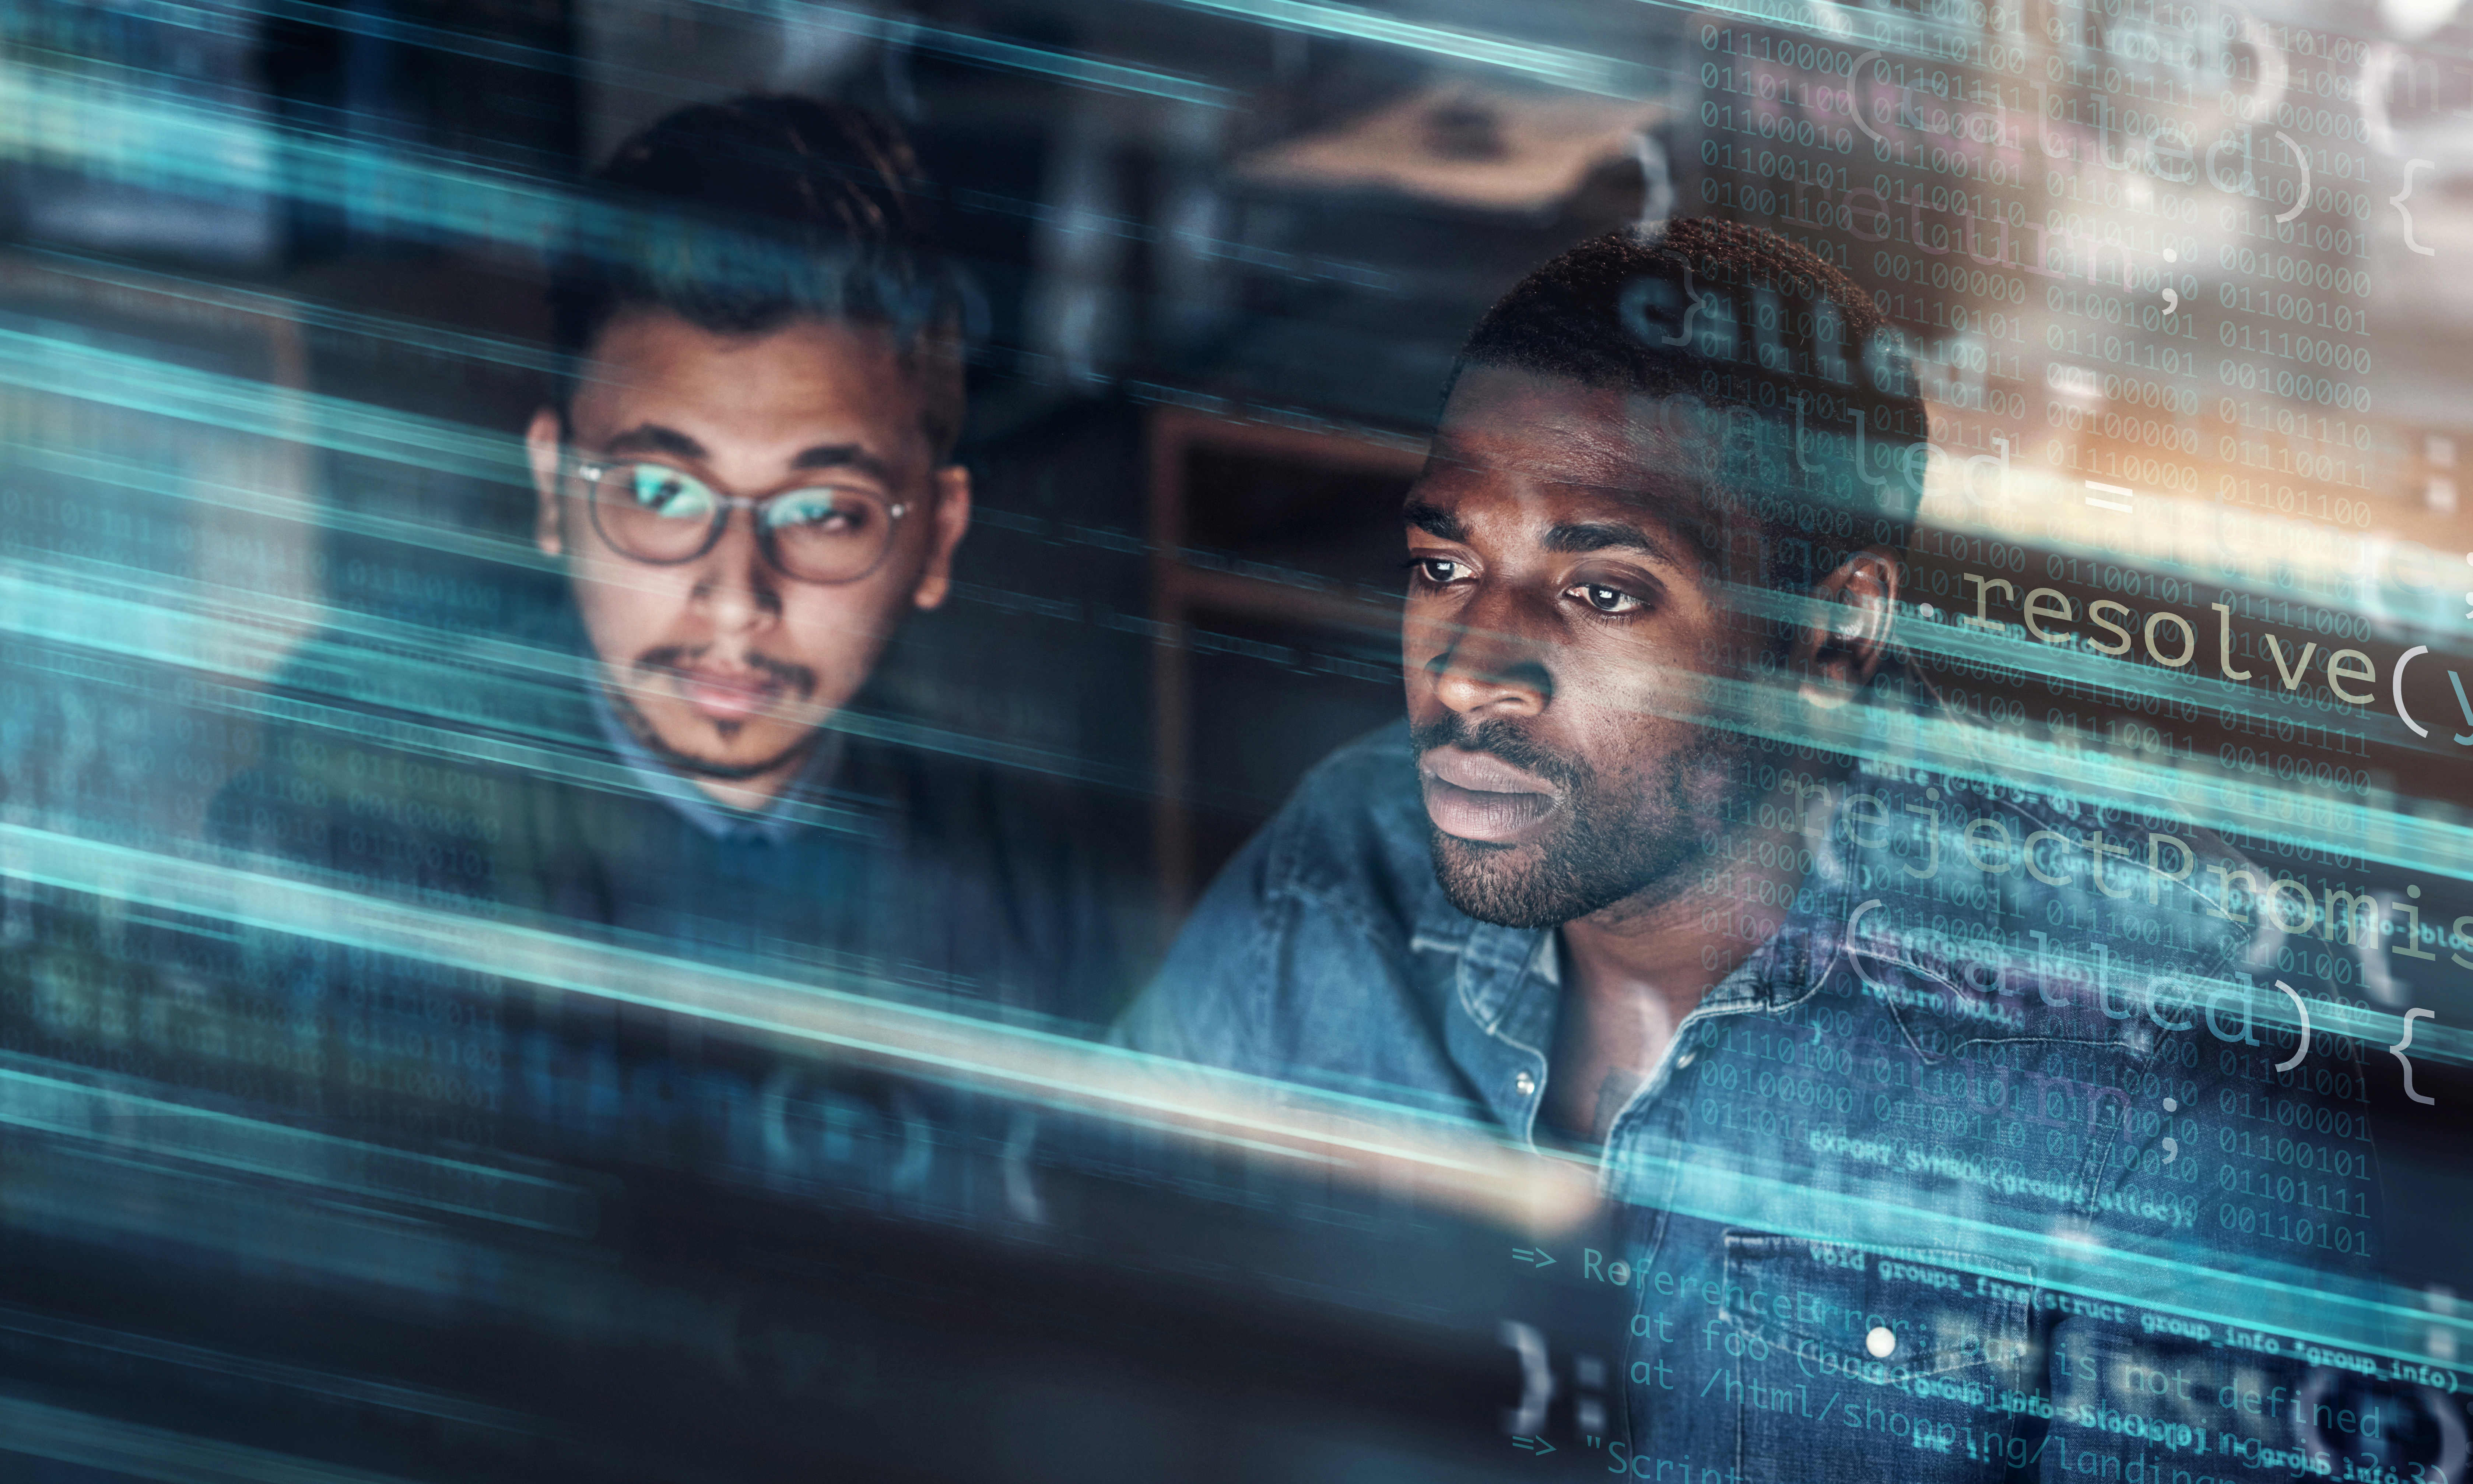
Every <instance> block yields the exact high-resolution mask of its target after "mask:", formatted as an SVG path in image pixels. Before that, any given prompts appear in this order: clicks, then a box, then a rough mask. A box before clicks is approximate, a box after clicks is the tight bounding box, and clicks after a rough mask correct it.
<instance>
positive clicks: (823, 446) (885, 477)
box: [790, 443, 893, 484]
mask: <svg viewBox="0 0 2473 1484" xmlns="http://www.w3.org/2000/svg"><path fill="white" fill-rule="evenodd" d="M790 467H792V468H795V469H819V468H851V469H856V470H858V471H859V472H860V473H862V474H865V475H867V476H869V477H870V478H873V479H877V480H881V481H883V482H884V483H886V484H891V483H892V482H893V471H892V470H891V469H889V468H887V467H885V464H884V461H883V460H882V459H879V458H877V457H876V455H874V454H872V453H870V452H868V451H867V450H866V449H864V448H861V447H860V446H859V445H858V444H856V443H818V444H817V445H816V446H814V447H813V448H808V449H805V450H804V451H802V452H801V453H800V455H799V456H798V457H797V458H795V459H792V460H791V461H790Z"/></svg>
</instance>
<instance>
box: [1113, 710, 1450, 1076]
mask: <svg viewBox="0 0 2473 1484" xmlns="http://www.w3.org/2000/svg"><path fill="white" fill-rule="evenodd" d="M1427 842H1428V826H1427V823H1426V814H1425V808H1424V805H1423V803H1422V802H1421V800H1420V798H1419V795H1418V790H1417V777H1416V765H1415V759H1414V756H1413V754H1411V752H1410V750H1409V747H1408V739H1407V730H1406V728H1405V725H1402V726H1395V727H1389V728H1385V729H1383V730H1381V731H1378V732H1375V733H1373V734H1371V735H1368V736H1366V737H1363V738H1360V739H1359V740H1357V741H1356V742H1353V743H1350V744H1349V745H1348V746H1346V747H1343V748H1341V749H1340V750H1339V751H1338V752H1336V753H1334V754H1332V755H1331V756H1330V757H1328V758H1326V759H1325V760H1324V761H1323V762H1321V763H1320V764H1318V765H1316V767H1315V768H1314V769H1313V771H1312V772H1310V773H1309V774H1308V775H1307V776H1306V778H1304V780H1303V781H1302V782H1300V783H1299V784H1298V786H1297V789H1296V791H1295V793H1293V794H1292V795H1291V796H1290V797H1289V799H1288V801H1287V802H1286V804H1285V806H1284V807H1283V808H1282V809H1281V810H1280V812H1279V814H1278V815H1277V816H1275V817H1274V818H1273V819H1272V820H1271V822H1270V823H1269V824H1267V825H1265V826H1263V827H1262V829H1261V831H1260V832H1259V833H1257V834H1256V835H1255V837H1254V838H1253V840H1251V841H1250V842H1248V843H1247V845H1246V846H1245V848H1244V849H1243V850H1240V851H1239V852H1238V853H1237V855H1236V858H1235V859H1234V860H1232V861H1230V862H1229V864H1228V865H1227V867H1226V868H1225V869H1224V870H1222V871H1221V872H1220V874H1219V876H1218V878H1217V879H1216V880H1214V881H1213V882H1212V885H1211V888H1210V890H1209V891H1208V892H1206V893H1205V894H1204V896H1203V898H1202V900H1201V902H1200V903H1199V904H1198V905H1197V906H1196V907H1195V909H1194V912H1193V915H1192V917H1191V918H1190V919H1189V920H1188V922H1187V923H1186V926H1185V929H1184V931H1183V932H1182V933H1180V934H1179V935H1178V938H1177V942H1176V945H1175V947H1174V948H1173V949H1172V950H1171V951H1170V953H1169V955H1168V959H1167V963H1166V965H1165V966H1164V968H1163V969H1161V971H1160V974H1159V976H1158V978H1157V979H1156V980H1154V981H1153V983H1152V985H1151V987H1150V989H1149V990H1148V991H1147V992H1146V993H1144V994H1143V996H1142V998H1141V1000H1140V1003H1139V1004H1137V1006H1136V1007H1135V1009H1134V1012H1133V1013H1132V1015H1130V1016H1129V1017H1127V1019H1126V1021H1125V1023H1124V1024H1123V1026H1122V1027H1120V1030H1119V1039H1120V1040H1123V1041H1126V1042H1127V1043H1129V1044H1132V1045H1134V1046H1136V1047H1138V1048H1140V1049H1142V1050H1147V1051H1154V1052H1158V1053H1160V1054H1163V1055H1167V1056H1174V1057H1179V1058H1182V1059H1184V1060H1188V1061H1194V1062H1202V1063H1207V1064H1210V1065H1218V1066H1226V1067H1231V1068H1234V1069H1236V1070H1240V1071H1248V1072H1254V1073H1258V1074H1261V1075H1266V1076H1275V1077H1283V1078H1290V1079H1297V1080H1304V1081H1310V1082H1315V1083H1320V1084H1325V1085H1330V1086H1334V1087H1341V1088H1346V1089H1351V1090H1366V1089H1376V1088H1379V1089H1381V1091H1382V1093H1383V1095H1386V1096H1395V1097H1396V1096H1399V1095H1402V1093H1403V1092H1417V1093H1424V1094H1432V1093H1436V1092H1442V1091H1446V1090H1449V1089H1452V1088H1453V1079H1452V1076H1451V1073H1450V1071H1449V1065H1448V1059H1447V1058H1446V1057H1445V1056H1444V1055H1443V1054H1442V1052H1441V1050H1440V1034H1439V1031H1438V1029H1437V1021H1438V1017H1439V1013H1440V996H1441V995H1443V994H1444V993H1447V981H1448V975H1447V974H1443V973H1441V972H1440V971H1439V969H1437V970H1436V971H1435V972H1426V971H1423V970H1424V969H1425V968H1426V966H1425V964H1424V958H1421V950H1420V948H1419V943H1420V937H1419V930H1420V927H1421V926H1422V925H1425V924H1428V923H1429V922H1431V921H1432V920H1433V919H1434V918H1435V917H1436V916H1437V915H1440V914H1451V915H1452V916H1453V917H1456V914H1453V913H1452V909H1451V907H1450V905H1449V903H1448V901H1446V900H1444V899H1443V898H1442V894H1441V889H1440V888H1439V887H1438V886H1437V885H1436V884H1435V882H1434V876H1433V867H1432V864H1431V859H1430V855H1429V847H1428V843H1427ZM1460 921H1461V922H1465V920H1464V919H1462V920H1460ZM1425 957H1432V958H1437V959H1439V957H1440V956H1439V955H1431V954H1428V955H1425Z"/></svg>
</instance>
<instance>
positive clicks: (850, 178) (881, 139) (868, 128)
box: [550, 96, 969, 459]
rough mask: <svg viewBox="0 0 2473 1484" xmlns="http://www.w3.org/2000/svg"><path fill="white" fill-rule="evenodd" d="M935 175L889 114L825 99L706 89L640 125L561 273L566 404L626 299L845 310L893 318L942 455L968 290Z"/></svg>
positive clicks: (555, 328)
mask: <svg viewBox="0 0 2473 1484" xmlns="http://www.w3.org/2000/svg"><path fill="white" fill-rule="evenodd" d="M924 185H925V181H924V180H923V179H922V177H921V174H920V171H919V166H918V161H917V159H916V158H915V157H914V156H913V155H912V154H911V149H910V143H909V141H908V140H907V139H905V138H903V137H902V134H901V132H900V130H899V129H897V128H896V127H895V126H894V125H893V124H892V123H891V122H890V121H888V120H886V119H883V118H880V117H878V116H877V115H876V114H873V113H870V112H868V111H866V110H865V109H862V108H851V107H849V106H847V105H843V104H837V103H827V102H824V101H822V100H819V99H814V98H801V97H792V96H775V97H745V98H738V99H734V100H732V101H731V102H728V103H713V104H696V105H693V106H690V107H688V108H681V109H679V110H678V111H677V112H674V113H672V114H670V115H669V116H668V117H666V118H663V119H661V120H660V122H659V123H656V124H654V125H652V126H651V127H649V128H647V129H645V130H644V131H643V132H640V133H637V134H636V135H635V136H634V137H633V138H631V139H629V140H627V142H626V143H624V144H621V145H620V146H619V147H618V149H617V152H616V153H615V154H613V155H612V156H611V157H610V162H609V163H608V164H606V165H604V166H602V167H601V169H600V170H598V171H596V172H595V173H594V174H593V175H592V176H591V177H590V178H589V179H588V180H587V181H586V182H585V186H584V190H583V192H582V193H581V200H580V201H579V203H578V209H577V213H576V223H575V228H574V230H573V232H572V234H571V236H570V238H569V240H568V242H567V243H566V245H565V247H564V251H562V252H561V253H560V255H559V258H558V261H557V263H556V264H555V266H554V267H553V269H552V272H551V280H550V320H551V327H552V334H553V336H554V338H555V342H556V348H557V349H558V351H559V353H560V356H561V359H562V361H563V362H564V366H565V374H564V376H563V378H562V381H561V385H560V387H559V409H560V412H561V414H562V415H564V412H565V410H566V406H567V403H568V401H569V399H570V398H571V397H572V396H573V395H574V390H575V380H576V376H577V373H578V371H579V370H580V368H581V366H582V365H583V363H584V361H585V359H586V358H587V357H588V356H589V355H590V354H591V351H592V347H593V345H594V343H595V342H596V341H597V340H598V339H599V338H600V336H601V333H602V331H604V330H605V329H607V328H608V327H609V325H610V323H611V321H612V320H613V319H615V318H617V317H618V316H619V315H620V314H621V313H623V312H625V311H628V310H634V309H659V310H663V311H666V312H668V313H671V314H675V315H678V316H679V317H680V318H682V319H684V320H685V321H687V322H688V323H691V324H694V325H696V326H698V327H699V328H702V329H706V330H710V331H713V332H715V333H719V334H761V333H763V332H765V331H768V330H772V329H776V328H778V327H780V326H781V325H783V324H785V323H789V322H791V321H793V320H797V319H807V318H813V319H822V320H832V321H844V322H849V323H860V324H871V325H878V326H881V327H883V328H884V329H886V330H888V331H890V332H891V333H892V335H893V337H894V340H895V343H896V345H897V347H899V349H900V354H901V356H902V360H903V363H904V365H905V367H906V368H907V369H908V370H909V371H910V373H911V374H912V375H913V376H915V377H916V378H917V379H918V382H919V387H920V392H921V395H922V400H923V404H924V405H923V413H922V416H923V420H924V424H925V427H926V432H927V439H928V443H929V444H930V445H931V447H932V448H933V449H934V452H935V454H936V457H937V458H939V459H942V458H944V457H945V456H946V455H947V454H948V453H949V452H950V451H951V450H952V446H953V443H954V441H955V440H956V439H957V438H959V437H960V435H961V424H962V414H963V362H964V344H963V341H964V322H965V319H966V311H967V305H968V302H969V300H968V297H967V291H966V288H965V286H964V282H963V279H962V276H961V275H960V273H959V271H958V270H957V269H956V268H955V267H954V265H953V264H952V263H950V262H949V261H948V259H946V258H945V257H944V256H943V255H942V254H941V253H939V252H938V251H936V250H935V248H934V246H933V244H932V241H931V238H930V235H929V231H928V223H927V210H926V207H927V203H926V202H925V201H924V199H923V190H924Z"/></svg>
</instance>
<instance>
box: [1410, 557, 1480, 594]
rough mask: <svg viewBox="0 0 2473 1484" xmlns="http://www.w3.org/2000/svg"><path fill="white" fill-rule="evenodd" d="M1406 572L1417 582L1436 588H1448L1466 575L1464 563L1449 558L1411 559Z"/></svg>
mask: <svg viewBox="0 0 2473 1484" xmlns="http://www.w3.org/2000/svg"><path fill="white" fill-rule="evenodd" d="M1408 570H1409V571H1410V572H1411V573H1412V574H1414V575H1415V576H1416V578H1417V580H1418V581H1420V582H1423V583H1427V584H1429V585H1431V586H1436V587H1448V586H1451V585H1452V584H1453V583H1455V582H1457V581H1459V580H1460V579H1461V578H1463V577H1466V576H1467V575H1468V566H1467V564H1466V563H1464V562H1454V561H1453V560H1452V559H1451V558H1449V557H1411V558H1409V559H1408Z"/></svg>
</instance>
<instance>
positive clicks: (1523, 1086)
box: [1511, 1072, 1537, 1097]
mask: <svg viewBox="0 0 2473 1484" xmlns="http://www.w3.org/2000/svg"><path fill="white" fill-rule="evenodd" d="M1511 1090H1512V1091H1514V1092H1517V1093H1519V1094H1520V1095H1521V1096H1522V1097H1526V1096H1527V1095H1528V1094H1529V1093H1531V1092H1534V1091H1536V1090H1537V1079H1536V1078H1535V1077H1532V1076H1530V1075H1529V1074H1528V1073H1526V1072H1522V1073H1521V1074H1520V1075H1519V1076H1517V1077H1514V1078H1512V1079H1511Z"/></svg>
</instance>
